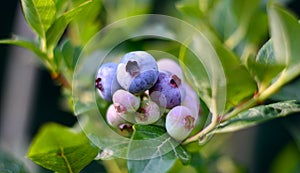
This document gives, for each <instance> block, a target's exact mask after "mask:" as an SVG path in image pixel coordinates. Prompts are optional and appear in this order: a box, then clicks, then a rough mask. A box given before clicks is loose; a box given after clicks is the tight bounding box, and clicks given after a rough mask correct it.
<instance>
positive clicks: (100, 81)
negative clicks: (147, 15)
mask: <svg viewBox="0 0 300 173" xmlns="http://www.w3.org/2000/svg"><path fill="white" fill-rule="evenodd" d="M117 66H118V64H116V63H113V62H109V63H105V64H102V65H101V66H100V68H99V70H98V73H97V76H96V80H95V86H96V88H97V91H98V94H99V95H100V96H101V98H103V99H104V100H106V101H108V102H111V101H112V95H113V93H114V92H115V91H116V90H118V89H120V88H121V86H120V85H119V83H118V81H117V77H116V72H117Z"/></svg>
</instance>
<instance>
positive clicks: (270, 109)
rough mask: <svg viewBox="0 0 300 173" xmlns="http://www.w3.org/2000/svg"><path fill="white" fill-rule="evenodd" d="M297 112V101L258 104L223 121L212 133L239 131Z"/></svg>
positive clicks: (299, 106) (299, 109)
mask: <svg viewBox="0 0 300 173" xmlns="http://www.w3.org/2000/svg"><path fill="white" fill-rule="evenodd" d="M296 112H300V105H299V104H297V103H295V101H285V102H278V103H273V104H269V105H263V106H257V107H254V108H251V109H249V110H247V111H244V112H242V113H240V114H238V115H237V116H235V117H233V118H232V119H229V120H228V121H225V122H223V123H221V124H220V125H219V126H218V128H217V129H216V130H214V131H213V132H212V133H225V132H232V131H237V130H240V129H244V128H248V127H252V126H254V125H257V124H259V123H262V122H265V121H268V120H271V119H274V118H279V117H283V116H286V115H289V114H292V113H296Z"/></svg>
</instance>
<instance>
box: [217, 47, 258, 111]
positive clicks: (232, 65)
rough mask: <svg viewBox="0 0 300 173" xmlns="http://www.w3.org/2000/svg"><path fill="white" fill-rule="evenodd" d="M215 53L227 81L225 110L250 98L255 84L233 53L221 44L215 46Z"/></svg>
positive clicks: (254, 89) (255, 88) (255, 87)
mask: <svg viewBox="0 0 300 173" xmlns="http://www.w3.org/2000/svg"><path fill="white" fill-rule="evenodd" d="M215 49H216V52H217V53H218V56H219V58H220V61H221V63H222V66H223V69H224V71H225V76H226V81H227V87H226V89H227V93H226V97H227V102H226V109H227V110H228V109H229V108H231V107H233V106H236V105H238V104H239V103H240V102H241V101H242V100H244V99H246V98H249V97H252V96H253V94H254V93H255V91H256V90H257V86H256V82H255V81H254V79H253V78H252V76H251V75H250V73H249V72H248V70H247V69H246V67H245V66H244V65H242V63H241V61H240V59H239V58H238V57H236V55H235V54H234V53H232V52H231V51H230V50H228V49H226V48H225V47H224V46H223V45H221V44H218V43H217V44H215Z"/></svg>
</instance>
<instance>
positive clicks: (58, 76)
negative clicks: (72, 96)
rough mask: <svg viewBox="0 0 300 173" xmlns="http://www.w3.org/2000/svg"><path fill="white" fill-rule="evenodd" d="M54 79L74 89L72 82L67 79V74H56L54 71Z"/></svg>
mask: <svg viewBox="0 0 300 173" xmlns="http://www.w3.org/2000/svg"><path fill="white" fill-rule="evenodd" d="M51 77H52V79H53V80H55V81H57V82H58V83H59V84H60V85H62V86H63V87H65V88H67V89H70V90H71V89H72V86H71V84H70V83H69V82H68V81H67V79H66V78H65V76H64V75H63V74H61V73H58V74H55V73H52V75H51Z"/></svg>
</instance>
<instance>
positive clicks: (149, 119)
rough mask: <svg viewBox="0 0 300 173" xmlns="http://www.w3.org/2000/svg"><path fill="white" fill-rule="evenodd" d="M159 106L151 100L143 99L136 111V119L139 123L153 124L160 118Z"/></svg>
mask: <svg viewBox="0 0 300 173" xmlns="http://www.w3.org/2000/svg"><path fill="white" fill-rule="evenodd" d="M160 115H161V113H160V108H159V106H158V105H157V104H156V103H155V102H153V101H150V100H143V101H142V103H141V106H140V108H139V109H138V111H137V112H136V116H135V121H136V122H137V123H139V124H145V125H146V124H152V123H154V122H156V121H157V120H159V118H160Z"/></svg>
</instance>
